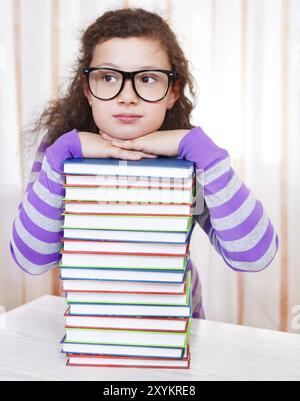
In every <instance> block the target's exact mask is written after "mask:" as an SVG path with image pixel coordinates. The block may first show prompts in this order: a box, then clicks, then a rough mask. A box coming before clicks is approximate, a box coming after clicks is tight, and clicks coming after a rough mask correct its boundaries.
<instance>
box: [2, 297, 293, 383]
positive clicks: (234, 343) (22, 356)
mask: <svg viewBox="0 0 300 401" xmlns="http://www.w3.org/2000/svg"><path fill="white" fill-rule="evenodd" d="M65 309H66V304H65V299H64V298H62V297H53V296H45V297H42V298H39V299H37V300H35V301H33V302H30V303H28V304H26V305H23V306H21V307H19V308H16V309H14V310H12V311H10V312H8V313H6V314H5V315H2V317H1V316H0V380H76V381H85V380H93V381H94V380H97V381H104V380H107V381H108V380H109V381H113V380H120V381H130V380H137V381H140V380H154V381H161V380H166V381H180V380H184V381H185V380H188V381H190V380H197V381H198V380H300V335H297V334H288V333H280V332H275V331H269V330H261V329H255V328H250V327H242V326H236V325H231V324H225V323H217V322H211V321H204V320H199V319H194V320H193V324H192V333H191V340H190V344H191V368H190V369H189V370H182V369H179V370H176V369H143V368H139V369H137V368H124V369H123V368H107V367H105V368H102V367H98V368H95V367H70V366H66V365H65V363H66V359H67V358H66V357H65V355H64V354H61V352H60V350H61V345H60V340H61V338H62V337H63V335H64V316H63V313H64V311H65Z"/></svg>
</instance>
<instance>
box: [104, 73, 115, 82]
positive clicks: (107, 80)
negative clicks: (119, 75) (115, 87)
mask: <svg viewBox="0 0 300 401" xmlns="http://www.w3.org/2000/svg"><path fill="white" fill-rule="evenodd" d="M114 78H115V77H114V76H113V75H104V76H103V80H104V82H107V83H110V82H112V81H113V79H114Z"/></svg>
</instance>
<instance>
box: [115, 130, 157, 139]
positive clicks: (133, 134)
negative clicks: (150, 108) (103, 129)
mask: <svg viewBox="0 0 300 401" xmlns="http://www.w3.org/2000/svg"><path fill="white" fill-rule="evenodd" d="M149 133H150V131H146V130H141V129H139V128H138V127H121V128H119V129H118V130H116V131H114V132H111V133H108V135H110V136H112V137H113V138H116V139H121V140H129V139H135V138H139V137H140V136H144V135H147V134H149Z"/></svg>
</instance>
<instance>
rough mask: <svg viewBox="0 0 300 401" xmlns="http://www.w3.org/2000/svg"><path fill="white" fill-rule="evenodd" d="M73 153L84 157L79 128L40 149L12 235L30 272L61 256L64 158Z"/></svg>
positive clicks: (14, 250) (16, 254)
mask: <svg viewBox="0 0 300 401" xmlns="http://www.w3.org/2000/svg"><path fill="white" fill-rule="evenodd" d="M70 157H79V158H81V157H82V150H81V144H80V140H79V137H78V132H77V130H75V129H74V130H72V131H70V132H67V133H66V134H64V135H62V136H61V137H59V138H58V139H57V140H56V141H55V142H54V143H53V144H52V145H51V146H49V147H46V144H45V143H42V144H41V145H40V147H39V149H38V151H37V154H36V158H35V161H34V163H33V166H32V169H31V174H30V179H29V182H28V184H27V187H26V190H25V194H24V199H23V201H22V202H21V203H20V204H19V207H18V214H17V216H16V217H15V219H14V222H13V226H12V232H11V238H10V252H11V255H12V258H13V260H14V261H15V263H16V264H17V266H19V267H20V268H21V269H22V270H24V271H26V272H27V273H29V274H32V275H39V274H42V273H45V272H47V271H48V270H50V269H52V268H53V267H55V266H57V264H58V262H59V261H60V259H61V254H60V250H61V239H62V228H61V226H62V223H63V218H62V215H61V213H62V211H63V198H64V195H65V189H64V187H63V185H64V178H63V161H64V160H66V159H67V158H70Z"/></svg>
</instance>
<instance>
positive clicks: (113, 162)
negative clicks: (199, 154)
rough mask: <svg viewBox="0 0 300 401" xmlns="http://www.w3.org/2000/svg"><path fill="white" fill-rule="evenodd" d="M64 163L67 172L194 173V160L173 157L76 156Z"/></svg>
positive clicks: (159, 174)
mask: <svg viewBox="0 0 300 401" xmlns="http://www.w3.org/2000/svg"><path fill="white" fill-rule="evenodd" d="M63 164H64V173H65V174H89V175H116V176H124V175H125V176H139V177H172V178H189V177H191V176H192V175H193V173H194V163H193V162H191V161H189V160H183V159H177V158H172V157H157V158H156V159H141V160H121V159H113V158H108V159H107V158H106V159H100V158H97V159H95V158H82V159H79V158H74V159H67V160H65V161H64V162H63Z"/></svg>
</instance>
